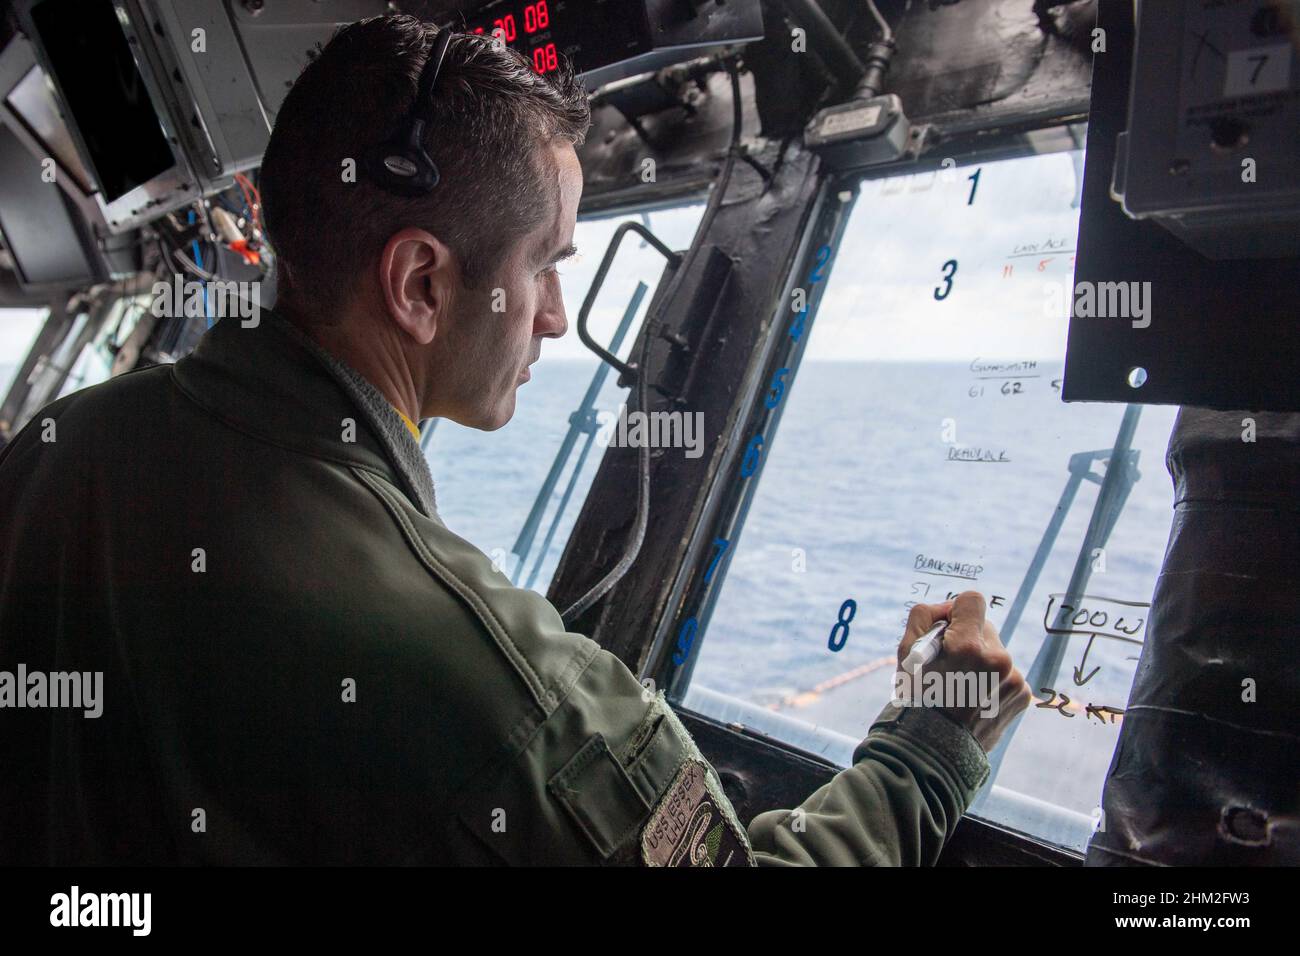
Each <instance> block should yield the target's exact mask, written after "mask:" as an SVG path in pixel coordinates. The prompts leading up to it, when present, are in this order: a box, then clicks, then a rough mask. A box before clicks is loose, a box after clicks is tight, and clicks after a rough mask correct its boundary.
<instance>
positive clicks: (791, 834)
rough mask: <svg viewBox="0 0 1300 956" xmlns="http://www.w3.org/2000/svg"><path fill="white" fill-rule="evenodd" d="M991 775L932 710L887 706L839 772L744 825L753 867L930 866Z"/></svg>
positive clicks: (957, 730) (972, 747)
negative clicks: (794, 803)
mask: <svg viewBox="0 0 1300 956" xmlns="http://www.w3.org/2000/svg"><path fill="white" fill-rule="evenodd" d="M988 772H989V765H988V760H987V758H986V757H985V755H984V751H983V749H982V748H981V747H980V746H979V744H977V743H976V742H975V738H974V737H972V736H971V735H970V733H969V732H968V731H967V730H965V729H964V728H962V727H960V726H958V725H957V724H956V723H954V722H953V721H951V720H949V719H948V718H947V717H944V716H943V715H942V714H940V713H939V712H938V711H935V710H933V709H928V708H924V707H910V708H903V709H902V710H901V712H899V711H897V710H895V709H894V708H891V707H889V706H886V708H885V711H883V712H882V713H881V716H880V717H879V718H878V719H877V720H876V722H875V723H874V724H873V725H872V727H871V730H870V732H869V733H868V735H867V738H866V740H864V741H862V743H861V744H859V745H858V747H857V749H856V750H855V751H854V753H853V766H852V767H849V768H848V769H847V770H843V771H841V772H840V773H839V774H837V775H836V776H835V778H834V779H832V780H831V782H830V783H828V784H826V785H825V786H824V787H821V788H820V789H818V790H817V791H815V792H814V793H813V794H812V795H811V796H810V797H808V799H807V800H805V801H804V802H803V803H802V804H801V805H800V806H799V807H798V808H796V809H795V810H772V811H769V812H767V813H762V814H759V815H758V816H757V817H755V818H754V819H753V820H752V821H751V822H750V824H749V837H750V841H751V843H752V844H753V848H754V857H755V860H756V862H757V863H758V864H759V865H760V866H929V865H933V864H934V863H935V861H936V860H937V859H938V857H939V852H940V851H941V850H942V849H943V845H944V843H945V841H946V840H947V838H948V837H949V836H951V834H952V831H953V828H954V827H955V826H956V823H957V820H958V819H959V818H960V817H961V815H962V813H963V812H965V810H966V808H967V806H968V805H969V804H970V801H971V799H972V798H973V797H974V795H975V793H976V791H978V790H979V788H980V786H981V785H982V784H983V782H984V780H985V779H986V778H987V776H988Z"/></svg>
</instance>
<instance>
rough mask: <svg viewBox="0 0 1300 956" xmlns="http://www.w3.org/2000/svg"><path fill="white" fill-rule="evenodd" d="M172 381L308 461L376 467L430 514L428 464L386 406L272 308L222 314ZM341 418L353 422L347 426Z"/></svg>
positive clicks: (431, 497)
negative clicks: (252, 317) (244, 316)
mask: <svg viewBox="0 0 1300 956" xmlns="http://www.w3.org/2000/svg"><path fill="white" fill-rule="evenodd" d="M172 377H173V379H174V381H175V382H176V384H177V386H178V387H179V388H180V389H181V390H182V391H184V392H185V393H186V394H187V395H189V397H190V398H192V399H193V400H194V401H195V402H197V403H198V404H199V405H200V406H202V407H203V408H205V409H206V410H207V411H208V412H210V413H211V414H212V415H214V416H216V417H217V418H219V419H221V420H223V421H225V422H226V423H227V424H229V425H231V426H233V427H235V428H238V429H240V430H241V431H244V432H247V433H249V434H252V435H255V436H257V437H259V438H262V439H264V440H266V441H269V442H271V443H272V444H275V445H279V446H281V447H283V448H288V449H291V450H293V451H296V452H300V453H302V454H305V455H311V456H312V457H314V458H323V459H327V460H330V461H340V462H346V463H348V464H353V465H357V466H360V467H363V468H368V469H370V470H371V471H377V472H379V473H380V474H382V475H384V476H385V477H386V478H387V479H388V480H389V481H390V482H392V483H393V484H395V485H397V486H399V487H401V488H403V489H404V490H405V491H406V494H407V497H408V498H409V499H410V501H411V503H412V504H413V505H415V506H416V507H417V508H419V509H420V511H421V512H423V513H424V514H425V515H426V516H427V517H431V518H436V517H437V513H436V510H437V502H436V499H435V496H434V489H433V479H432V477H431V476H430V474H429V466H428V465H427V464H426V463H425V460H424V454H423V452H422V451H421V449H420V446H419V445H418V444H417V443H416V442H415V441H414V439H413V438H412V437H411V433H410V431H408V430H407V428H406V425H405V424H404V423H403V422H402V419H401V417H400V416H399V415H398V414H397V412H396V411H395V410H394V409H393V407H392V405H390V404H389V403H388V400H387V399H385V398H384V396H383V395H382V394H381V393H380V392H379V390H378V389H377V388H375V387H374V385H372V384H371V383H370V382H368V381H367V380H366V379H365V378H364V377H363V376H362V375H361V374H360V373H359V372H357V371H356V370H355V369H353V368H352V367H351V366H349V365H347V364H346V363H344V362H343V361H341V360H340V359H338V358H337V357H335V356H334V355H332V354H330V353H329V352H328V351H326V350H325V349H324V348H322V347H321V346H320V345H318V344H317V343H316V342H315V341H313V340H312V339H311V338H309V337H308V336H307V335H305V334H303V333H302V332H301V331H299V330H298V328H297V327H296V326H294V325H293V323H292V322H290V321H289V320H288V319H286V318H284V317H283V316H280V315H278V314H276V313H275V312H274V311H272V310H271V309H268V308H266V307H265V306H263V307H262V308H261V309H260V313H259V315H258V323H257V325H254V326H251V327H245V326H244V325H243V322H242V321H241V319H240V318H239V317H238V316H231V317H229V318H225V319H221V320H219V321H218V322H217V323H216V324H215V325H214V326H212V328H210V329H209V330H208V331H207V332H206V333H205V334H204V335H203V337H202V338H201V339H199V343H198V345H197V346H195V348H194V351H193V352H191V353H190V354H189V355H187V356H185V357H184V358H182V359H181V360H180V361H179V362H177V363H176V365H175V367H174V368H173V370H172ZM347 420H351V421H352V422H354V423H355V424H354V425H353V426H352V427H351V429H349V428H348V422H347ZM349 439H351V440H349Z"/></svg>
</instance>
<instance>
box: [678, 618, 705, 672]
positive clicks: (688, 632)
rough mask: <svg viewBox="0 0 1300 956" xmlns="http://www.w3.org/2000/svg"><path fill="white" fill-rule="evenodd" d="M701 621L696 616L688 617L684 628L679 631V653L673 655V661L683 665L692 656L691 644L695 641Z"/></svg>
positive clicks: (679, 665)
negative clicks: (696, 631)
mask: <svg viewBox="0 0 1300 956" xmlns="http://www.w3.org/2000/svg"><path fill="white" fill-rule="evenodd" d="M698 627H699V623H698V622H697V621H696V620H695V618H693V617H692V618H687V620H686V623H685V624H683V625H682V629H681V630H680V631H678V632H677V653H676V654H674V655H673V663H674V664H676V665H677V666H678V667H681V666H682V665H683V664H685V663H686V658H688V657H690V656H691V645H692V644H694V643H695V630H696V628H698Z"/></svg>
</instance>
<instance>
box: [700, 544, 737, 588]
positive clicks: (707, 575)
mask: <svg viewBox="0 0 1300 956" xmlns="http://www.w3.org/2000/svg"><path fill="white" fill-rule="evenodd" d="M713 546H714V547H715V548H717V549H718V553H717V554H715V555H714V556H713V560H712V561H710V562H709V568H708V570H707V571H705V572H704V583H705V584H708V583H709V580H710V579H711V578H712V577H713V572H714V571H715V570H717V567H718V562H719V561H721V560H722V556H723V555H724V554H726V553H727V548H729V547H730V546H731V542H730V541H728V540H727V539H726V538H714V539H713Z"/></svg>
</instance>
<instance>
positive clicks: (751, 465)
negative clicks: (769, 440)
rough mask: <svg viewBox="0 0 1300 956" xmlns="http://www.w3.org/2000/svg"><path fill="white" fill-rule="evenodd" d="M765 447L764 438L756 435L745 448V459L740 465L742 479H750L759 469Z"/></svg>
mask: <svg viewBox="0 0 1300 956" xmlns="http://www.w3.org/2000/svg"><path fill="white" fill-rule="evenodd" d="M762 447H763V436H762V435H755V436H754V437H753V438H751V439H750V440H749V444H748V445H746V446H745V458H744V460H743V461H741V463H740V477H741V478H748V477H749V476H750V475H752V474H753V473H754V472H755V471H756V470H757V469H758V456H759V454H760V453H761V449H762Z"/></svg>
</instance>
